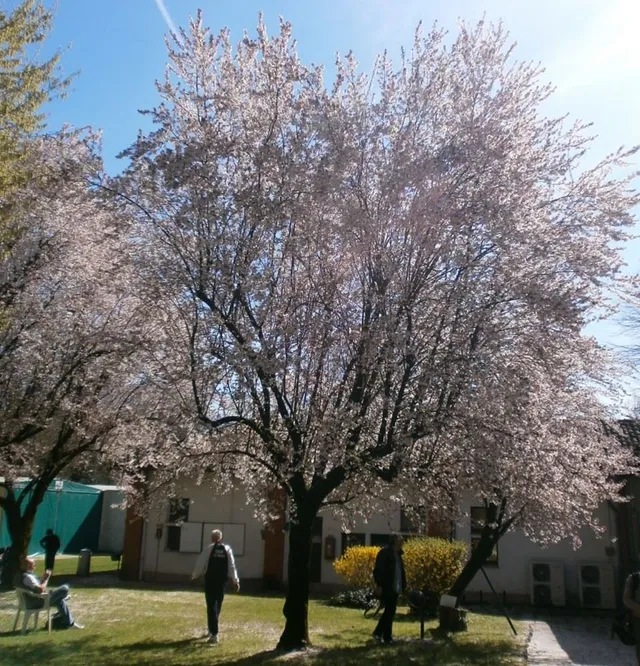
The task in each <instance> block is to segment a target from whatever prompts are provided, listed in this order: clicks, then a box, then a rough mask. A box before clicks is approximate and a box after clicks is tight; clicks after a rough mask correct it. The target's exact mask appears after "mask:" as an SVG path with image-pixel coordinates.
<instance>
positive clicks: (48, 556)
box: [44, 552, 56, 571]
mask: <svg viewBox="0 0 640 666" xmlns="http://www.w3.org/2000/svg"><path fill="white" fill-rule="evenodd" d="M55 563H56V554H55V552H53V553H45V554H44V568H45V569H50V570H51V571H53V565H54V564H55Z"/></svg>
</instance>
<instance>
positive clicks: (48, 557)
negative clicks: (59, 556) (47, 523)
mask: <svg viewBox="0 0 640 666" xmlns="http://www.w3.org/2000/svg"><path fill="white" fill-rule="evenodd" d="M40 547H41V548H42V549H43V550H44V568H45V569H48V570H49V571H53V565H54V564H55V562H56V553H57V552H58V551H59V550H60V539H59V538H58V535H57V534H54V533H53V530H51V529H48V530H47V533H46V534H45V535H44V536H43V537H42V539H40Z"/></svg>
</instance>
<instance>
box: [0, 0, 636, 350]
mask: <svg viewBox="0 0 640 666" xmlns="http://www.w3.org/2000/svg"><path fill="white" fill-rule="evenodd" d="M8 4H9V6H11V5H14V4H16V3H15V2H9V3H8ZM199 7H200V8H201V9H202V10H203V13H204V20H205V22H206V23H207V24H208V25H209V26H211V28H212V29H214V30H216V31H217V30H219V29H220V28H222V27H224V26H228V27H229V28H230V29H231V31H232V36H233V37H234V39H239V38H240V37H241V35H242V30H243V29H244V28H248V29H249V30H250V31H253V29H254V27H255V25H256V22H257V16H258V12H259V11H260V10H262V11H263V12H264V15H265V20H266V23H267V27H268V28H269V27H270V26H271V31H272V32H274V31H275V30H277V21H278V16H280V15H282V16H284V17H285V18H286V19H287V20H289V21H291V22H292V23H293V26H294V35H295V37H296V38H297V40H298V50H299V52H300V55H301V57H302V59H303V60H304V61H306V62H313V63H316V64H324V65H326V66H327V68H328V69H329V70H330V71H331V69H332V64H333V61H334V56H335V53H336V52H340V53H346V52H347V51H348V50H350V49H352V50H353V51H354V52H355V54H356V57H357V58H358V60H359V61H360V63H361V65H362V67H363V68H365V69H367V68H368V67H369V66H370V64H371V62H372V61H373V58H374V57H375V55H376V54H377V53H379V52H380V51H382V50H384V49H387V50H388V51H389V52H390V53H391V55H392V56H397V55H398V54H399V52H400V47H401V46H402V45H405V46H406V47H410V46H411V42H412V38H413V31H414V29H415V26H416V24H417V23H418V21H420V20H422V21H423V22H424V23H425V24H426V25H427V26H430V25H431V24H432V23H433V22H434V21H438V23H439V24H441V25H442V26H443V27H445V28H447V29H449V30H450V31H455V30H456V26H457V21H458V19H459V18H462V19H465V20H469V21H476V20H477V19H479V18H481V17H482V15H483V14H486V17H487V19H489V20H492V21H498V20H500V19H502V20H503V22H504V24H505V26H506V27H507V29H508V30H509V32H510V33H511V36H512V38H513V41H515V42H517V43H518V47H517V49H516V57H517V58H518V59H520V60H534V61H536V62H538V61H539V62H541V63H542V64H543V66H544V67H545V68H546V76H547V78H548V80H549V81H551V82H552V83H554V84H555V85H556V87H557V91H556V94H555V95H554V96H553V98H552V99H551V100H550V101H549V102H548V103H547V106H546V111H547V112H548V113H549V114H551V115H559V114H564V113H567V112H568V113H570V114H571V115H572V116H574V117H577V118H581V119H583V120H588V121H592V122H593V123H594V133H595V134H597V135H598V138H597V140H596V142H595V146H594V149H595V150H594V152H593V154H592V157H591V160H593V161H595V160H596V159H597V158H599V157H601V156H603V155H605V154H606V153H608V152H611V151H613V150H615V149H616V148H617V147H618V146H619V145H621V144H624V145H626V146H631V145H635V144H640V37H638V30H637V28H638V25H640V1H639V0H535V1H534V0H322V1H319V0H236V1H235V2H229V1H228V0H200V1H199V2H195V1H193V0H110V1H109V2H98V1H97V0H57V11H56V19H55V28H54V31H53V34H52V36H51V39H50V40H49V43H48V44H47V47H46V50H51V49H54V48H64V49H65V51H64V53H63V60H62V65H63V68H64V71H65V72H67V73H68V72H72V71H78V72H79V76H78V78H76V80H75V81H74V84H73V90H72V91H71V94H70V96H69V98H68V99H67V100H64V101H61V102H56V103H55V104H54V105H53V107H52V108H51V113H50V124H51V126H52V127H54V128H55V127H57V126H60V125H61V124H62V123H64V122H68V123H70V124H72V125H75V126H84V125H92V126H94V127H97V128H101V129H102V130H103V133H104V134H103V137H104V156H105V163H106V166H107V168H108V170H109V171H110V172H112V173H114V172H116V171H118V170H119V169H120V168H121V165H120V163H119V162H118V160H116V159H115V155H116V154H117V153H118V152H119V151H120V150H122V149H123V148H125V147H127V146H128V145H129V144H130V143H132V142H133V140H134V139H135V137H136V133H137V131H138V129H139V128H141V127H147V124H146V120H145V119H144V118H142V117H140V116H139V115H138V114H137V113H136V111H137V110H138V109H145V108H150V107H152V106H154V104H155V103H156V101H157V96H156V92H155V87H154V81H155V79H157V78H160V77H162V75H163V72H164V66H165V62H166V56H165V53H166V52H165V45H164V37H163V36H164V34H166V32H167V30H168V27H167V25H168V22H170V21H173V23H174V24H175V25H186V23H187V21H188V18H189V16H190V15H193V14H195V12H196V10H197V9H198V8H199ZM638 166H639V167H640V165H638ZM625 258H626V260H627V263H628V269H629V271H632V272H639V271H640V243H638V242H635V243H632V244H630V245H629V247H628V249H627V251H626V252H625ZM592 332H593V333H594V334H595V335H596V336H597V337H598V338H599V339H600V340H601V341H603V342H605V343H608V344H616V343H622V342H624V341H625V338H624V336H623V335H621V334H620V331H619V327H618V326H617V325H616V324H615V323H605V324H598V325H597V326H595V327H593V330H592Z"/></svg>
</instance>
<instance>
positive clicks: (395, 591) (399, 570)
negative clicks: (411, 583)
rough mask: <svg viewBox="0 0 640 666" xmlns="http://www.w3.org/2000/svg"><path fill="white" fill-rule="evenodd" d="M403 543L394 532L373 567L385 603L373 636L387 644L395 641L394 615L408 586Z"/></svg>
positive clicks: (378, 595) (379, 592) (377, 591)
mask: <svg viewBox="0 0 640 666" xmlns="http://www.w3.org/2000/svg"><path fill="white" fill-rule="evenodd" d="M402 544H403V540H402V537H401V536H400V535H399V534H393V535H392V536H391V539H390V540H389V545H388V546H385V547H384V548H382V549H381V550H380V552H379V553H378V556H377V557H376V563H375V566H374V569H373V579H374V581H375V584H376V590H375V592H376V596H377V597H378V598H379V599H380V600H381V601H382V603H383V605H384V611H383V612H382V615H381V616H380V620H379V621H378V625H377V627H376V628H375V630H374V632H373V638H374V640H376V641H378V642H383V643H386V644H391V643H393V617H394V615H395V614H396V607H397V606H398V596H399V595H400V594H401V593H402V592H404V590H405V588H406V586H407V577H406V574H405V571H404V562H403V561H402Z"/></svg>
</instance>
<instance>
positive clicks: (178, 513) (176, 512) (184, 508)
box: [168, 497, 191, 523]
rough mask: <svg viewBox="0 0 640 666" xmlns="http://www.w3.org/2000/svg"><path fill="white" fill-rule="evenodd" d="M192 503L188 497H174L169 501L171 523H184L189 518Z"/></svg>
mask: <svg viewBox="0 0 640 666" xmlns="http://www.w3.org/2000/svg"><path fill="white" fill-rule="evenodd" d="M190 504H191V502H190V500H189V498H188V497H182V498H181V499H172V500H171V501H170V502H169V521H168V522H170V523H182V522H186V521H188V520H189V505H190Z"/></svg>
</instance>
